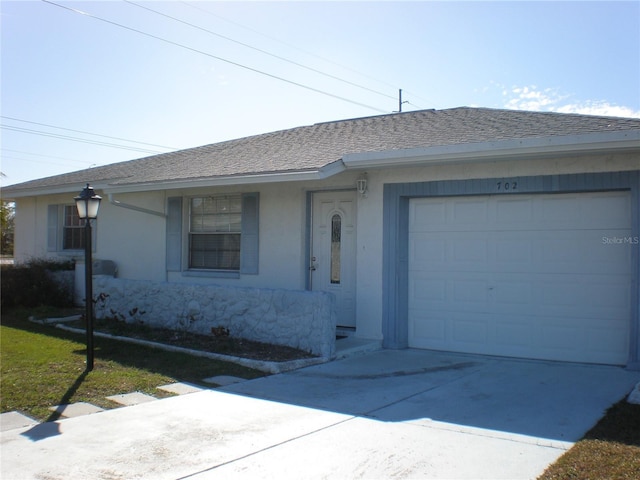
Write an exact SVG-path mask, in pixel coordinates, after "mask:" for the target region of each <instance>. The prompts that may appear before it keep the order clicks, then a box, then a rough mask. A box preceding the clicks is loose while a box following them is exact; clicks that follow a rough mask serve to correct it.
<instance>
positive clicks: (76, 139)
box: [0, 124, 164, 154]
mask: <svg viewBox="0 0 640 480" xmlns="http://www.w3.org/2000/svg"><path fill="white" fill-rule="evenodd" d="M0 128H3V129H5V130H10V131H13V132H20V133H27V134H30V135H40V136H43V137H51V138H57V139H59V140H70V141H73V142H79V143H88V144H90V145H98V146H101V147H110V148H120V149H122V150H131V151H134V152H141V153H153V154H157V153H164V152H159V151H157V150H148V149H145V148H137V147H129V146H127V145H118V144H116V143H109V142H99V141H96V140H89V139H85V138H79V137H71V136H69V135H60V134H58V133H50V132H43V131H41V130H31V129H29V128H22V127H14V126H13V125H4V124H0Z"/></svg>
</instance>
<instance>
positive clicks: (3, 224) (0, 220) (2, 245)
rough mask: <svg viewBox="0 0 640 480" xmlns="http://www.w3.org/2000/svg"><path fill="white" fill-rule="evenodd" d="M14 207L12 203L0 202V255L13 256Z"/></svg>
mask: <svg viewBox="0 0 640 480" xmlns="http://www.w3.org/2000/svg"><path fill="white" fill-rule="evenodd" d="M15 215H16V206H15V203H13V202H6V201H4V200H3V201H2V205H0V228H1V236H0V253H1V254H2V255H11V256H13V232H14V218H15Z"/></svg>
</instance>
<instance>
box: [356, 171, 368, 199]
mask: <svg viewBox="0 0 640 480" xmlns="http://www.w3.org/2000/svg"><path fill="white" fill-rule="evenodd" d="M356 190H358V193H359V194H360V195H362V196H363V197H366V196H367V174H366V173H364V174H362V175H361V176H360V178H358V179H357V180H356Z"/></svg>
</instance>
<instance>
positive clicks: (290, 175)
mask: <svg viewBox="0 0 640 480" xmlns="http://www.w3.org/2000/svg"><path fill="white" fill-rule="evenodd" d="M344 170H345V166H344V164H343V163H342V161H340V160H338V161H334V162H331V163H329V164H327V165H325V166H323V167H321V168H319V169H316V170H307V171H298V172H286V173H264V174H253V175H233V176H228V177H210V178H194V179H187V180H184V179H182V180H167V181H160V182H148V183H133V182H132V183H128V184H118V183H109V181H106V182H105V181H101V182H100V181H97V182H90V183H91V186H92V187H93V188H94V189H95V190H96V192H99V193H104V194H115V193H135V192H151V191H157V190H177V189H187V188H202V187H216V186H225V185H256V184H261V183H276V182H304V181H314V180H324V179H325V178H329V177H331V176H333V175H337V174H338V173H340V172H343V171H344ZM85 185H86V182H84V183H83V182H80V183H78V184H66V185H54V186H49V187H36V188H25V189H24V190H17V191H15V192H12V193H11V194H10V195H6V196H3V197H4V199H5V200H14V199H16V198H23V197H35V196H43V195H58V194H63V193H68V194H72V195H73V196H76V195H78V194H79V193H80V192H81V191H82V189H83V188H84V187H85Z"/></svg>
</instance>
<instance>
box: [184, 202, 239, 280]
mask: <svg viewBox="0 0 640 480" xmlns="http://www.w3.org/2000/svg"><path fill="white" fill-rule="evenodd" d="M241 229H242V196H241V195H239V194H238V195H220V196H212V197H194V198H191V200H190V205H189V268H193V269H211V270H228V271H238V270H240V236H241V235H240V234H241Z"/></svg>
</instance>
